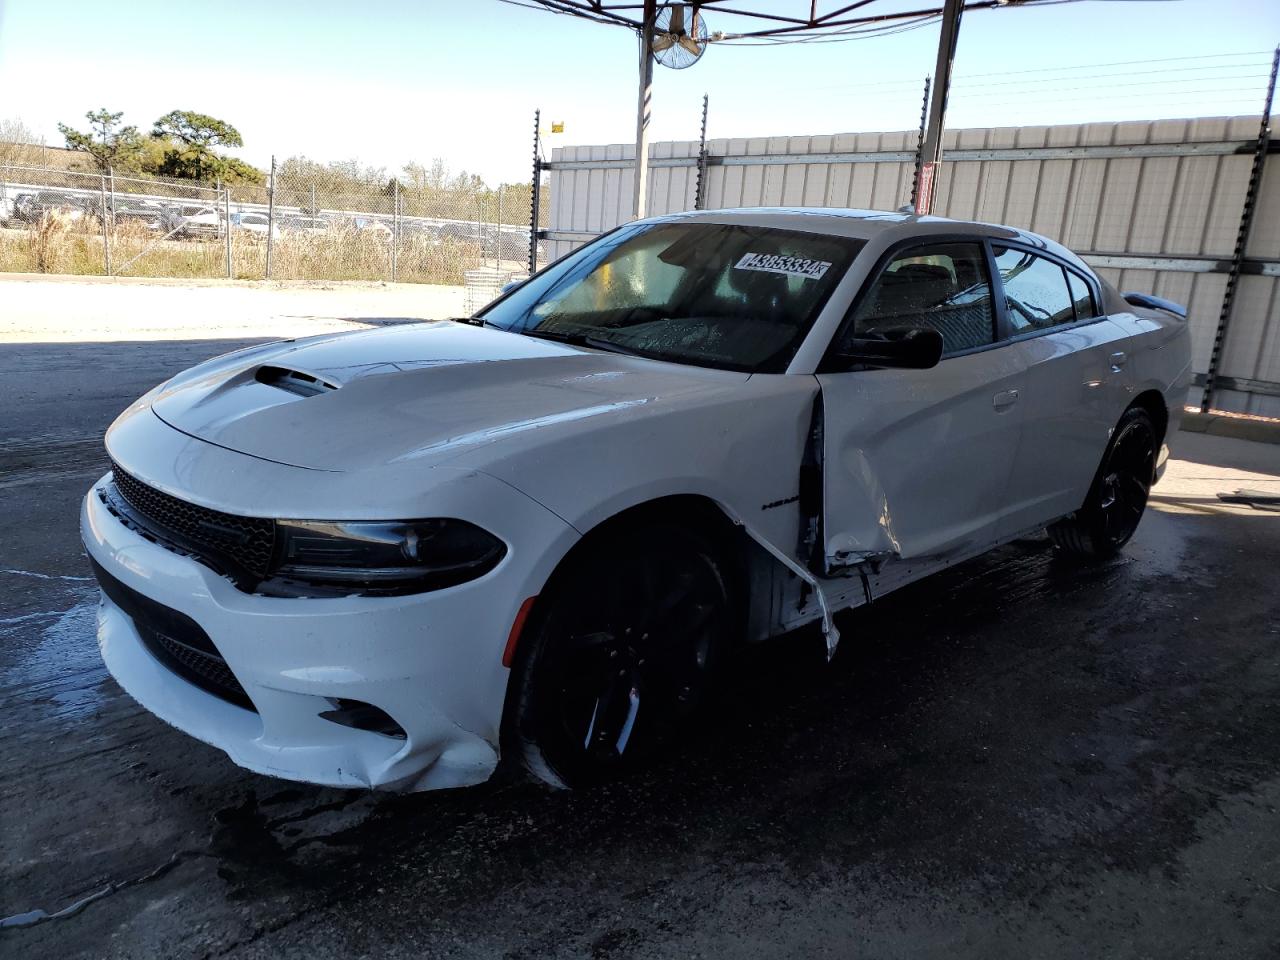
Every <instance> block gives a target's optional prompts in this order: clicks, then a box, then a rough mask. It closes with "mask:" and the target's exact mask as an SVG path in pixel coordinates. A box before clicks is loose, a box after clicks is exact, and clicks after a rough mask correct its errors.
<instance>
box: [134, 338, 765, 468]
mask: <svg viewBox="0 0 1280 960" xmlns="http://www.w3.org/2000/svg"><path fill="white" fill-rule="evenodd" d="M747 379H748V376H747V375H746V374H742V373H730V372H726V371H719V370H708V369H705V368H701V367H692V366H685V365H679V364H671V363H662V362H658V361H653V360H645V359H642V358H637V357H628V356H623V355H620V354H611V353H603V352H599V351H593V350H582V349H578V348H576V347H571V346H567V345H563V344H559V343H554V342H549V341H546V340H537V339H533V338H530V337H524V336H520V335H517V334H511V333H506V332H504V331H500V330H494V329H488V328H481V327H476V326H470V325H467V324H460V323H454V322H450V321H440V322H435V323H421V324H417V323H415V324H405V325H400V326H394V327H383V328H379V329H375V330H367V331H358V332H354V333H343V334H337V335H330V336H320V337H313V338H309V339H306V340H298V341H284V342H281V343H274V344H267V345H265V346H261V347H251V348H249V349H247V350H243V351H239V352H237V353H233V354H228V355H226V356H224V357H220V358H216V359H214V360H210V361H207V362H206V363H203V364H201V365H199V366H197V367H193V368H192V369H191V370H188V371H187V372H186V373H183V374H180V375H178V376H177V377H174V378H173V379H172V380H170V381H168V382H167V383H165V384H164V385H162V386H161V387H159V388H158V389H157V390H156V391H155V392H154V393H153V394H152V395H150V397H149V398H147V399H148V400H149V402H150V405H151V409H152V410H153V412H154V413H155V415H156V416H158V417H159V418H160V419H161V420H163V421H164V422H165V423H167V424H169V425H170V426H172V427H174V428H175V429H177V430H180V431H182V432H183V433H186V434H188V435H190V436H193V437H197V438H199V439H201V440H205V441H208V442H209V443H214V444H217V445H218V446H221V447H225V448H227V449H230V450H235V451H237V452H240V453H245V454H249V455H250V456H254V457H259V458H261V459H264V460H271V461H274V462H276V463H284V464H289V465H292V466H299V467H306V468H310V469H316V470H330V471H341V472H346V471H350V470H359V469H363V468H368V467H374V466H381V465H384V464H387V463H391V462H394V461H399V460H405V459H412V458H429V459H431V460H433V461H435V462H441V461H444V460H448V459H452V458H454V457H456V456H460V455H462V454H463V453H469V452H472V451H474V450H476V449H477V448H478V447H484V446H490V445H494V444H503V443H521V444H528V443H531V442H532V443H536V442H537V440H538V438H537V436H536V434H537V431H539V430H543V429H549V428H554V427H556V426H560V425H565V426H567V425H569V424H572V423H574V422H578V421H584V420H588V419H593V420H597V421H598V420H599V419H600V418H608V417H626V416H636V415H640V414H642V412H643V411H644V409H645V408H654V407H660V406H667V405H670V404H672V403H690V402H692V403H697V402H700V399H709V398H710V395H713V394H717V393H722V392H724V391H726V390H732V389H734V388H736V387H739V386H740V385H741V384H742V383H743V382H745V381H746V380H747Z"/></svg>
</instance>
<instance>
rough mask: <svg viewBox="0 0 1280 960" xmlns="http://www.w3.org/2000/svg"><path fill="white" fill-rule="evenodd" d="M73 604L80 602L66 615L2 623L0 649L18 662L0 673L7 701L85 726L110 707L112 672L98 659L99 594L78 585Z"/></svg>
mask: <svg viewBox="0 0 1280 960" xmlns="http://www.w3.org/2000/svg"><path fill="white" fill-rule="evenodd" d="M70 599H73V600H75V601H78V602H76V603H74V604H73V606H71V607H70V608H68V609H65V610H61V611H57V610H51V611H47V612H46V611H38V612H36V613H30V614H24V615H20V616H15V617H10V618H6V619H4V620H0V644H3V645H4V646H6V647H8V648H9V650H10V652H11V653H10V655H11V656H12V657H13V661H14V662H13V663H12V664H11V665H10V666H8V667H6V668H5V669H4V670H3V671H2V672H0V689H3V691H4V696H5V697H6V699H11V700H15V701H16V700H22V701H25V702H27V703H31V704H37V705H39V706H40V707H43V708H44V709H45V710H47V711H48V715H49V716H50V718H51V719H53V720H55V721H59V722H64V723H80V722H83V721H84V720H86V719H88V718H89V717H91V716H93V715H94V714H95V713H96V712H97V711H98V709H99V708H100V707H101V706H102V705H103V704H104V703H105V702H106V696H105V695H104V692H103V690H102V689H101V687H102V681H103V680H105V679H106V678H107V669H106V667H105V666H104V665H103V663H102V659H101V658H100V657H99V656H98V646H97V639H96V638H97V610H98V595H97V590H95V589H92V588H89V587H82V586H77V587H75V588H74V589H73V590H72V591H71V592H70ZM63 602H65V599H64V600H63ZM33 634H34V635H36V637H37V639H36V640H35V642H34V643H31V642H30V639H29V638H30V637H31V636H32V635H33ZM24 647H26V649H23V648H24Z"/></svg>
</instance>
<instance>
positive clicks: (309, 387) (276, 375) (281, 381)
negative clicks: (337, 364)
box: [253, 364, 338, 397]
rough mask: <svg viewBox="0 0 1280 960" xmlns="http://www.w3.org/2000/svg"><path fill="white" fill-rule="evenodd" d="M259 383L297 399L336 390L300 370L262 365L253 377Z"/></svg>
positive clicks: (334, 384) (335, 385) (326, 381)
mask: <svg viewBox="0 0 1280 960" xmlns="http://www.w3.org/2000/svg"><path fill="white" fill-rule="evenodd" d="M253 379H255V380H257V381H258V382H259V383H265V384H266V385H267V386H269V387H279V388H280V389H281V390H284V391H286V392H288V393H292V394H294V395H296V396H299V397H314V396H317V395H318V394H321V393H328V392H329V391H331V390H337V389H338V385H337V384H336V383H331V382H330V381H328V380H325V379H322V378H321V377H317V376H315V375H314V374H310V373H305V372H303V371H302V370H291V369H289V368H288V367H275V366H271V365H270V364H263V365H262V366H260V367H259V368H258V369H257V371H256V372H255V373H254V375H253Z"/></svg>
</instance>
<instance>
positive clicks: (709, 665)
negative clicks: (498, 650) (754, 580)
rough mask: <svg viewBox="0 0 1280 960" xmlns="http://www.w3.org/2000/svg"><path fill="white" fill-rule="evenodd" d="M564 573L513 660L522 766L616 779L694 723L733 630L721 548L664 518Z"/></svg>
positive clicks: (552, 775)
mask: <svg viewBox="0 0 1280 960" xmlns="http://www.w3.org/2000/svg"><path fill="white" fill-rule="evenodd" d="M618 533H619V534H621V535H615V536H613V537H610V538H609V540H608V542H603V541H602V542H600V543H599V544H597V545H596V546H595V547H594V548H588V549H587V550H586V551H585V552H584V553H583V554H581V555H579V556H578V557H576V558H575V559H574V561H573V562H571V564H570V567H569V569H567V570H565V571H563V572H562V575H559V576H557V578H556V582H555V584H554V586H553V588H552V589H551V591H549V595H544V597H543V601H544V602H545V607H544V609H543V611H542V615H541V616H540V617H538V618H537V623H535V624H533V626H534V630H533V631H532V632H533V634H534V635H533V636H527V637H525V638H522V640H521V647H522V648H526V649H525V650H524V655H523V656H521V657H519V659H518V663H517V671H518V677H517V680H518V682H519V687H518V688H517V694H518V697H519V699H518V701H517V708H516V709H517V716H516V724H517V731H518V736H519V739H520V741H521V743H520V747H521V751H522V754H523V758H524V761H525V765H526V766H527V767H528V768H529V769H530V770H531V771H532V772H533V773H534V774H535V775H537V776H539V777H541V778H543V779H545V780H548V781H549V782H552V783H559V784H563V785H566V786H579V785H582V784H586V783H592V782H598V781H601V780H608V779H612V778H613V777H615V776H618V775H620V774H621V773H623V772H625V771H626V770H627V769H628V768H630V767H633V766H635V765H636V764H637V763H639V762H641V761H643V760H645V759H647V758H649V757H652V756H653V755H654V754H655V753H657V752H659V751H660V750H661V748H662V747H663V746H664V745H666V744H668V743H670V742H671V740H672V738H673V737H675V736H676V735H677V734H678V733H679V732H681V731H682V730H683V729H685V728H686V726H687V724H688V723H689V722H690V720H691V718H692V717H693V715H694V714H695V713H696V712H697V710H698V708H699V706H700V705H701V704H702V703H703V702H704V701H705V700H706V698H707V696H708V695H709V693H710V691H711V689H712V684H713V681H714V679H715V675H716V670H717V667H718V666H719V661H720V659H721V656H722V654H723V651H724V649H725V647H726V646H727V643H728V641H729V638H730V631H731V623H732V622H733V617H732V616H731V607H730V591H729V589H728V585H727V581H726V577H725V575H724V573H723V571H722V568H721V565H720V563H719V562H717V560H716V553H715V550H714V549H713V548H712V546H711V544H710V543H709V542H708V541H707V540H705V539H704V538H702V537H701V536H699V535H697V534H695V533H692V532H689V531H686V530H683V529H681V528H679V527H675V526H671V525H667V524H655V525H650V526H647V527H643V528H641V527H630V528H629V529H628V530H627V531H625V533H622V532H621V531H619V532H618Z"/></svg>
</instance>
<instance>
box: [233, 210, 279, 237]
mask: <svg viewBox="0 0 1280 960" xmlns="http://www.w3.org/2000/svg"><path fill="white" fill-rule="evenodd" d="M231 227H232V229H233V230H242V231H244V232H245V233H247V234H249V235H251V236H256V237H262V238H263V239H265V238H266V236H267V232H268V228H269V229H270V232H271V236H272V237H274V238H277V239H278V238H279V236H280V224H278V223H271V221H270V220H269V219H268V217H267V215H266V214H265V213H233V214H232V215H231Z"/></svg>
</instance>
